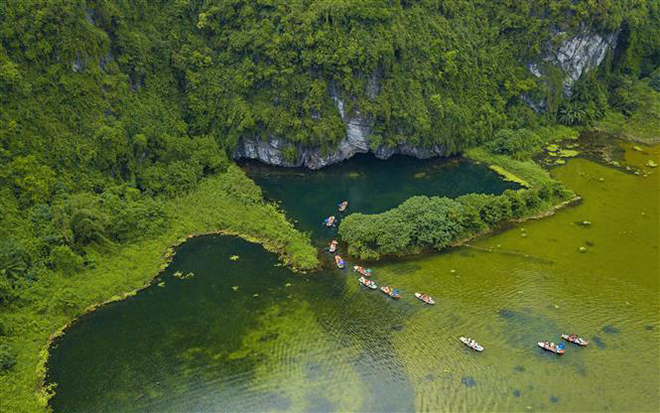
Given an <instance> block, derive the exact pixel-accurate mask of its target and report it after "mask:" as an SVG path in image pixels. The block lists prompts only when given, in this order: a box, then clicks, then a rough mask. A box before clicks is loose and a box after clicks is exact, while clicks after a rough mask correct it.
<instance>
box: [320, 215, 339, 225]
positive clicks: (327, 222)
mask: <svg viewBox="0 0 660 413" xmlns="http://www.w3.org/2000/svg"><path fill="white" fill-rule="evenodd" d="M335 220H336V219H335V216H334V215H330V216H329V217H327V218H326V219H324V220H323V225H325V226H326V227H334V226H335Z"/></svg>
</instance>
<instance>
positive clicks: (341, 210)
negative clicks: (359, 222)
mask: <svg viewBox="0 0 660 413" xmlns="http://www.w3.org/2000/svg"><path fill="white" fill-rule="evenodd" d="M347 207H348V201H344V202H342V203H341V204H339V212H344V211H346V208H347Z"/></svg>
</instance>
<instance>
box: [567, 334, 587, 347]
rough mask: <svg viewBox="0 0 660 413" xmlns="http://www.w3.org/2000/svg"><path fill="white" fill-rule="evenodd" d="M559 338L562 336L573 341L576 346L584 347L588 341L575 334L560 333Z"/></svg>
mask: <svg viewBox="0 0 660 413" xmlns="http://www.w3.org/2000/svg"><path fill="white" fill-rule="evenodd" d="M561 338H563V339H564V340H566V341H570V342H571V343H575V344H577V345H578V346H582V347H586V346H587V344H589V342H588V341H587V340H585V339H583V338H580V337H578V336H576V335H575V334H570V335H569V334H562V335H561Z"/></svg>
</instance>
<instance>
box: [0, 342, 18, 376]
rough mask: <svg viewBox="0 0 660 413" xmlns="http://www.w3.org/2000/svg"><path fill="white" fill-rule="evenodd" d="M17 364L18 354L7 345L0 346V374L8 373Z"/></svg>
mask: <svg viewBox="0 0 660 413" xmlns="http://www.w3.org/2000/svg"><path fill="white" fill-rule="evenodd" d="M15 364H16V352H15V351H14V349H13V348H11V347H10V346H8V345H7V344H0V372H3V371H7V370H9V369H11V368H12V367H14V365H15Z"/></svg>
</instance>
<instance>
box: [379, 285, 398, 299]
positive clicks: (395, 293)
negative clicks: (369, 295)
mask: <svg viewBox="0 0 660 413" xmlns="http://www.w3.org/2000/svg"><path fill="white" fill-rule="evenodd" d="M380 290H381V291H382V292H384V293H385V294H387V295H389V296H390V297H392V298H394V299H395V300H398V299H399V298H401V294H399V292H398V291H397V290H393V289H392V288H390V287H388V286H383V287H380Z"/></svg>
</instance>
